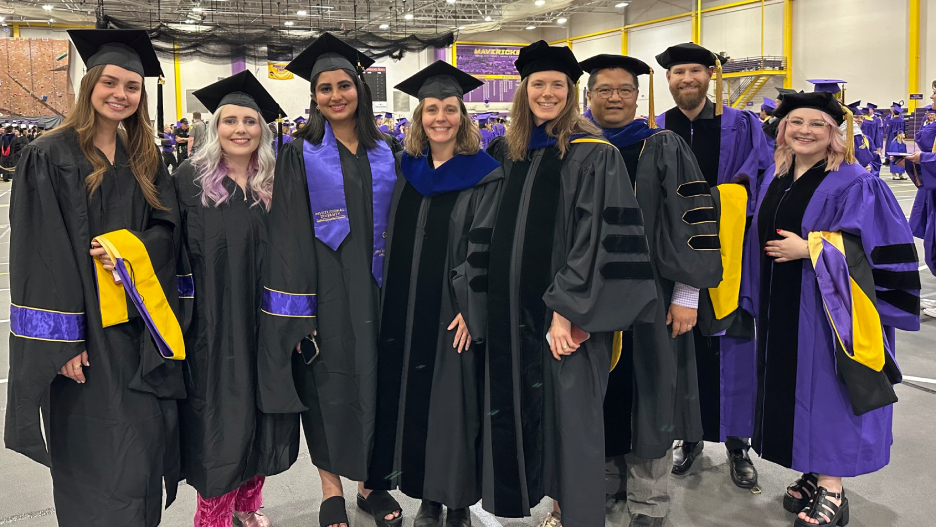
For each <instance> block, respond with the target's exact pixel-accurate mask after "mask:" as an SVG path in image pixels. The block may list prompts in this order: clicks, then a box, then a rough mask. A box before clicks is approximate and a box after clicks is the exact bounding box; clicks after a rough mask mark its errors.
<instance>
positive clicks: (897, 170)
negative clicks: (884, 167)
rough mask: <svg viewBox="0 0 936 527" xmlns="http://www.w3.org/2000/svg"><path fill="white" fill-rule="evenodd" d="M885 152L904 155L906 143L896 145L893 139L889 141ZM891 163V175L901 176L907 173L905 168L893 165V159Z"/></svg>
mask: <svg viewBox="0 0 936 527" xmlns="http://www.w3.org/2000/svg"><path fill="white" fill-rule="evenodd" d="M887 152H903V153H904V154H906V153H907V143H898V142H897V140H896V139H895V140H893V141H891V142H890V144H889V145H887ZM891 162H892V163H891V167H890V171H891V174H903V173H905V172H906V171H907V169H906V168H904V167H901V166H897V165H895V164H893V159H891Z"/></svg>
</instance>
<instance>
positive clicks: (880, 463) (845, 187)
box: [753, 164, 920, 477]
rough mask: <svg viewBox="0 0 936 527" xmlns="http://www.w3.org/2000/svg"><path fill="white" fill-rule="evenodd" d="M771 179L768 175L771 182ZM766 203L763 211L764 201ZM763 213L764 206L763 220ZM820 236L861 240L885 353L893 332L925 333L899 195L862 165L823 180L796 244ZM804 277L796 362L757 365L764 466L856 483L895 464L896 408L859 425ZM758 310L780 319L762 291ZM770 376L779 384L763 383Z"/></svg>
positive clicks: (813, 284)
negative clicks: (787, 386)
mask: <svg viewBox="0 0 936 527" xmlns="http://www.w3.org/2000/svg"><path fill="white" fill-rule="evenodd" d="M773 172H774V167H771V168H770V170H769V171H768V173H769V174H770V176H771V179H773ZM784 177H791V176H784ZM805 178H806V176H804V178H803V179H805ZM807 183H808V182H807ZM794 188H795V187H794ZM788 192H792V190H790V191H788ZM765 193H766V192H765ZM760 201H765V200H764V196H763V195H762V196H761V200H760ZM765 206H767V205H765ZM760 208H761V207H760V203H759V204H758V209H759V211H758V212H760ZM767 212H768V213H772V212H773V211H767ZM758 220H763V218H762V217H758V216H757V215H755V219H754V228H753V231H754V232H755V233H757V232H759V230H758V225H759V223H760V222H759V221H758ZM765 228H769V227H765ZM816 231H841V232H843V233H848V234H852V235H855V236H857V237H859V238H860V240H861V244H862V246H863V248H864V252H865V254H866V256H867V258H868V262H869V263H870V265H871V270H872V272H873V275H874V289H875V293H876V296H877V310H878V313H879V315H880V318H881V323H882V325H883V326H884V338H885V340H886V341H887V343H888V344H889V347H888V348H887V349H888V351H889V352H891V353H892V354H893V350H894V329H895V328H898V329H903V330H907V331H916V330H919V328H920V318H919V273H918V271H917V265H918V264H917V261H916V250H915V248H914V245H913V237H912V234H911V233H910V228H909V226H908V225H907V222H906V220H905V219H904V215H903V212H902V210H901V208H900V205H899V204H898V203H897V200H896V199H895V198H894V195H893V194H892V193H891V192H890V190H889V189H888V188H887V185H886V183H884V182H883V181H881V179H880V178H876V177H874V176H872V175H871V174H870V173H868V172H867V171H866V170H864V169H863V168H861V167H860V166H858V165H857V164H842V165H841V167H840V168H839V170H837V171H834V172H829V173H828V174H827V175H826V176H825V178H824V179H823V180H822V181H821V183H820V184H819V185H818V187H816V188H815V191H814V192H813V193H812V197H811V198H809V201H808V204H807V205H806V206H805V211H804V212H803V218H802V223H801V232H800V233H799V234H800V236H802V237H803V239H806V238H807V237H808V235H809V233H810V232H816ZM762 258H766V256H762ZM777 265H787V264H773V266H774V267H773V269H774V273H777V272H778V271H777V269H778V268H777V267H776V266H777ZM759 270H760V269H759V268H758V269H757V271H758V272H759ZM801 276H802V279H801V293H800V298H799V302H798V308H799V309H798V314H797V315H796V317H797V318H796V320H798V327H797V330H798V333H797V338H796V344H795V345H796V354H795V358H793V359H790V360H787V361H773V363H771V361H769V360H768V361H764V360H761V361H760V362H759V370H760V371H759V372H758V373H759V378H760V379H761V386H760V389H761V390H762V391H763V393H762V394H761V396H760V397H759V398H758V400H759V402H760V401H762V402H763V404H762V405H761V406H760V407H759V408H758V419H757V430H756V431H755V436H754V442H753V444H754V448H755V450H757V452H758V453H759V454H760V456H761V457H762V458H764V459H767V460H769V461H773V462H775V463H778V464H780V465H783V466H785V467H787V468H792V469H794V470H796V471H799V472H816V473H819V474H828V475H831V476H840V477H854V476H859V475H861V474H867V473H870V472H874V471H876V470H880V469H881V468H882V467H884V466H885V465H887V464H888V461H889V460H890V447H891V443H892V442H893V434H892V431H891V424H892V417H893V406H892V405H888V406H884V407H882V408H878V409H876V410H872V411H870V412H867V413H864V414H862V415H860V416H856V415H855V413H854V411H853V408H852V405H851V402H850V400H849V394H848V391H847V389H846V386H845V384H844V383H843V382H842V381H841V380H839V378H838V376H837V374H836V363H835V355H834V351H835V350H834V341H833V335H832V331H831V328H830V325H829V323H828V321H827V318H826V315H825V312H824V310H823V301H822V297H821V296H820V292H819V286H818V285H817V281H816V272H815V270H814V269H813V266H812V264H811V262H810V261H809V260H808V259H804V260H803V261H802V275H801ZM755 301H758V302H771V308H772V309H776V310H777V311H771V312H779V313H782V309H780V307H781V306H776V307H774V306H773V302H775V301H776V300H775V299H774V298H773V297H772V295H771V296H768V295H767V294H765V291H761V290H758V291H757V292H756V295H755ZM762 311H763V312H766V310H762ZM767 318H768V317H766V316H760V317H759V319H758V334H759V336H760V338H761V339H762V340H763V342H770V335H769V334H767V331H766V327H767V324H768V320H767ZM791 347H792V345H791ZM767 353H768V354H769V351H767ZM781 369H786V370H787V371H786V372H785V373H786V374H787V376H789V375H795V388H794V394H795V397H793V399H792V400H790V398H789V397H783V396H784V395H788V394H787V393H786V391H784V390H782V385H783V384H784V383H783V382H782V381H783V380H785V379H783V378H782V377H783V376H782V375H781V376H780V378H779V380H778V377H777V371H778V370H781ZM771 373H772V374H773V375H774V377H773V378H774V382H769V381H768V382H765V381H764V377H767V378H769V377H770V375H771ZM786 380H789V379H786ZM778 392H780V393H778ZM767 428H769V429H770V432H771V433H770V434H768V433H767V431H768V430H767ZM778 430H780V431H786V433H784V434H780V433H778ZM778 436H781V437H778Z"/></svg>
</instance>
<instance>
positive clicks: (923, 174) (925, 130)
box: [908, 123, 936, 275]
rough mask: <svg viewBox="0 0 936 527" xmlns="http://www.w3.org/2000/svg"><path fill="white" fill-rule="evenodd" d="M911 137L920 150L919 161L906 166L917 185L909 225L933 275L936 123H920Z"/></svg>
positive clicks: (935, 233) (935, 211)
mask: <svg viewBox="0 0 936 527" xmlns="http://www.w3.org/2000/svg"><path fill="white" fill-rule="evenodd" d="M914 140H915V141H916V144H917V146H918V147H919V148H920V150H921V151H922V152H923V154H921V155H920V164H919V165H914V166H913V167H912V168H910V169H909V170H908V171H909V172H910V179H912V180H913V182H914V183H916V185H917V186H918V187H919V188H918V189H917V194H916V199H914V200H913V209H912V210H911V211H910V228H911V229H912V230H913V235H914V236H916V237H917V238H920V239H921V240H923V253H924V257H925V259H926V265H927V266H928V267H929V270H930V272H931V273H933V274H934V275H936V255H934V254H933V252H934V251H936V153H933V150H934V148H933V147H934V146H936V123H934V124H928V125H924V126H922V127H921V128H920V131H919V132H917V133H916V136H915V137H914Z"/></svg>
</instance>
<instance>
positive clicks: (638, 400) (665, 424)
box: [604, 121, 722, 459]
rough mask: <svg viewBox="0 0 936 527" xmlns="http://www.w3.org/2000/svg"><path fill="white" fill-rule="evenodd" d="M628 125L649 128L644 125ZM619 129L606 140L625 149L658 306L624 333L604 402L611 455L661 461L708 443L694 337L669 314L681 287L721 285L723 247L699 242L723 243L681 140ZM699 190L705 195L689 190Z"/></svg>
mask: <svg viewBox="0 0 936 527" xmlns="http://www.w3.org/2000/svg"><path fill="white" fill-rule="evenodd" d="M628 126H629V127H632V128H633V127H642V128H644V129H646V128H647V125H646V123H644V122H643V121H634V123H632V124H630V125H628ZM618 130H623V129H612V130H605V135H606V137H607V138H608V139H609V140H611V142H612V144H614V145H615V146H617V147H618V148H619V149H620V151H621V155H622V156H623V158H624V164H625V166H626V167H627V174H628V176H630V181H631V183H632V185H633V186H634V189H635V190H634V191H635V193H636V195H637V202H638V203H639V204H640V208H641V211H642V212H643V221H644V230H645V232H647V233H648V235H647V241H648V242H649V244H650V255H651V257H652V259H651V261H652V264H653V268H654V276H655V277H656V287H657V298H658V299H659V301H658V302H657V304H656V315H655V317H656V318H655V319H654V321H653V323H652V324H634V326H633V328H632V329H630V330H629V331H625V332H624V334H623V340H622V352H621V360H620V361H618V364H617V366H616V367H615V369H614V370H613V371H612V372H611V375H610V376H609V379H608V393H607V395H606V396H605V402H604V416H605V417H604V422H605V453H606V455H607V456H618V455H622V454H625V453H627V452H633V453H634V455H636V456H637V457H640V458H643V459H657V458H661V457H663V456H665V455H666V451H667V450H669V449H670V448H672V446H673V440H674V439H687V440H696V441H698V440H701V438H702V418H701V416H700V415H699V405H698V403H696V402H695V401H698V398H699V388H698V384H697V382H696V375H695V371H696V365H695V360H696V359H695V345H694V342H693V338H692V334H691V333H687V334H683V335H679V336H677V337H676V338H675V339H674V338H673V337H672V335H671V332H670V329H669V328H668V327H667V325H666V314H667V311H668V310H669V306H670V303H671V300H672V295H673V287H674V285H675V284H676V283H677V282H678V283H682V284H686V285H689V286H692V287H695V288H697V289H704V288H708V287H716V286H717V285H718V283H719V282H720V281H721V277H722V263H721V258H720V254H719V251H718V249H717V247H715V248H711V247H710V248H708V249H703V248H701V247H699V246H698V244H697V242H699V241H701V240H712V239H713V238H714V239H717V238H716V237H717V236H718V216H717V212H716V208H715V202H714V200H713V199H712V195H711V193H710V190H709V187H708V183H706V182H705V178H704V176H703V175H702V172H701V171H700V170H699V166H698V164H697V163H696V160H695V156H693V155H692V151H691V150H690V149H689V145H687V144H686V142H685V141H683V140H682V138H680V137H679V136H678V135H676V134H675V133H672V132H670V131H667V130H660V131H658V132H657V133H654V134H653V135H650V136H649V137H646V138H645V139H640V140H629V139H626V138H625V139H623V140H622V141H619V140H617V138H618V137H620V136H621V135H622V134H621V133H620V132H618ZM648 131H649V130H648ZM615 132H618V133H615ZM645 133H647V132H645ZM693 187H695V188H696V189H698V190H692V191H690V189H692V188H693ZM693 246H695V248H694V247H693ZM625 301H626V300H625ZM665 351H669V353H666V352H665ZM690 402H692V403H694V404H691V403H690Z"/></svg>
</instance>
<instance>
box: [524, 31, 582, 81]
mask: <svg viewBox="0 0 936 527" xmlns="http://www.w3.org/2000/svg"><path fill="white" fill-rule="evenodd" d="M514 66H515V67H516V68H517V71H518V72H519V73H520V80H523V79H525V78H527V77H529V76H530V75H531V74H533V73H537V72H540V71H558V72H561V73H565V74H566V75H568V76H569V78H570V79H572V82H578V80H579V78H580V77H581V76H582V73H584V72H583V71H582V67H581V66H579V63H578V61H577V60H575V55H573V54H572V50H571V49H569V47H568V46H550V45H549V44H547V43H546V41H545V40H537V41H536V42H534V43H532V44H530V45H529V46H525V47H522V48H520V54H519V56H518V57H517V60H516V62H514Z"/></svg>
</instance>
